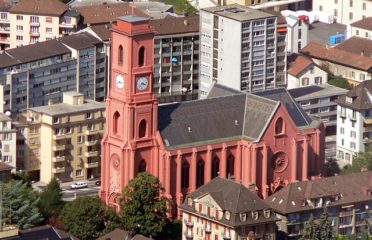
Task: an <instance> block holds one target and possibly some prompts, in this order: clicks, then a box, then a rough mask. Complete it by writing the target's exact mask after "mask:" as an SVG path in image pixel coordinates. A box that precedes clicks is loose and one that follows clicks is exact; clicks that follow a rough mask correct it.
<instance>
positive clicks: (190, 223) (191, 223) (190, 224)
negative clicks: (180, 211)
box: [183, 219, 194, 227]
mask: <svg viewBox="0 0 372 240" xmlns="http://www.w3.org/2000/svg"><path fill="white" fill-rule="evenodd" d="M183 222H184V223H185V224H186V226H188V227H193V226H194V222H193V221H188V220H186V219H185V220H184V221H183Z"/></svg>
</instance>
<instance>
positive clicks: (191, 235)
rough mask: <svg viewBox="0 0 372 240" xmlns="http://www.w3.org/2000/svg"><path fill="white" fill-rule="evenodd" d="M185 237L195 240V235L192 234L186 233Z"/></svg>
mask: <svg viewBox="0 0 372 240" xmlns="http://www.w3.org/2000/svg"><path fill="white" fill-rule="evenodd" d="M183 235H184V236H185V237H186V238H193V237H194V234H193V233H192V232H184V233H183Z"/></svg>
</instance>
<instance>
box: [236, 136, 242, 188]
mask: <svg viewBox="0 0 372 240" xmlns="http://www.w3.org/2000/svg"><path fill="white" fill-rule="evenodd" d="M235 172H236V174H235V179H236V181H237V182H240V180H241V179H242V146H241V144H240V143H238V146H237V154H236V165H235Z"/></svg>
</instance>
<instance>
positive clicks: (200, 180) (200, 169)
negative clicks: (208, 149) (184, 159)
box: [196, 159, 204, 187]
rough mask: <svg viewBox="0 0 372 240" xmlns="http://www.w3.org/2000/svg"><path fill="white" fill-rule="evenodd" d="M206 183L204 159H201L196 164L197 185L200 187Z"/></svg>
mask: <svg viewBox="0 0 372 240" xmlns="http://www.w3.org/2000/svg"><path fill="white" fill-rule="evenodd" d="M203 184H204V161H203V159H199V161H198V163H197V166H196V186H197V187H200V186H202V185H203Z"/></svg>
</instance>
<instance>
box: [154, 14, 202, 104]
mask: <svg viewBox="0 0 372 240" xmlns="http://www.w3.org/2000/svg"><path fill="white" fill-rule="evenodd" d="M150 25H151V26H152V27H153V28H154V29H155V39H154V43H155V55H154V56H155V59H154V63H155V66H154V93H155V94H156V95H157V96H158V99H159V102H160V103H164V102H175V101H184V100H193V99H197V98H198V88H199V16H198V15H194V16H192V17H167V18H164V19H158V20H151V21H150Z"/></svg>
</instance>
